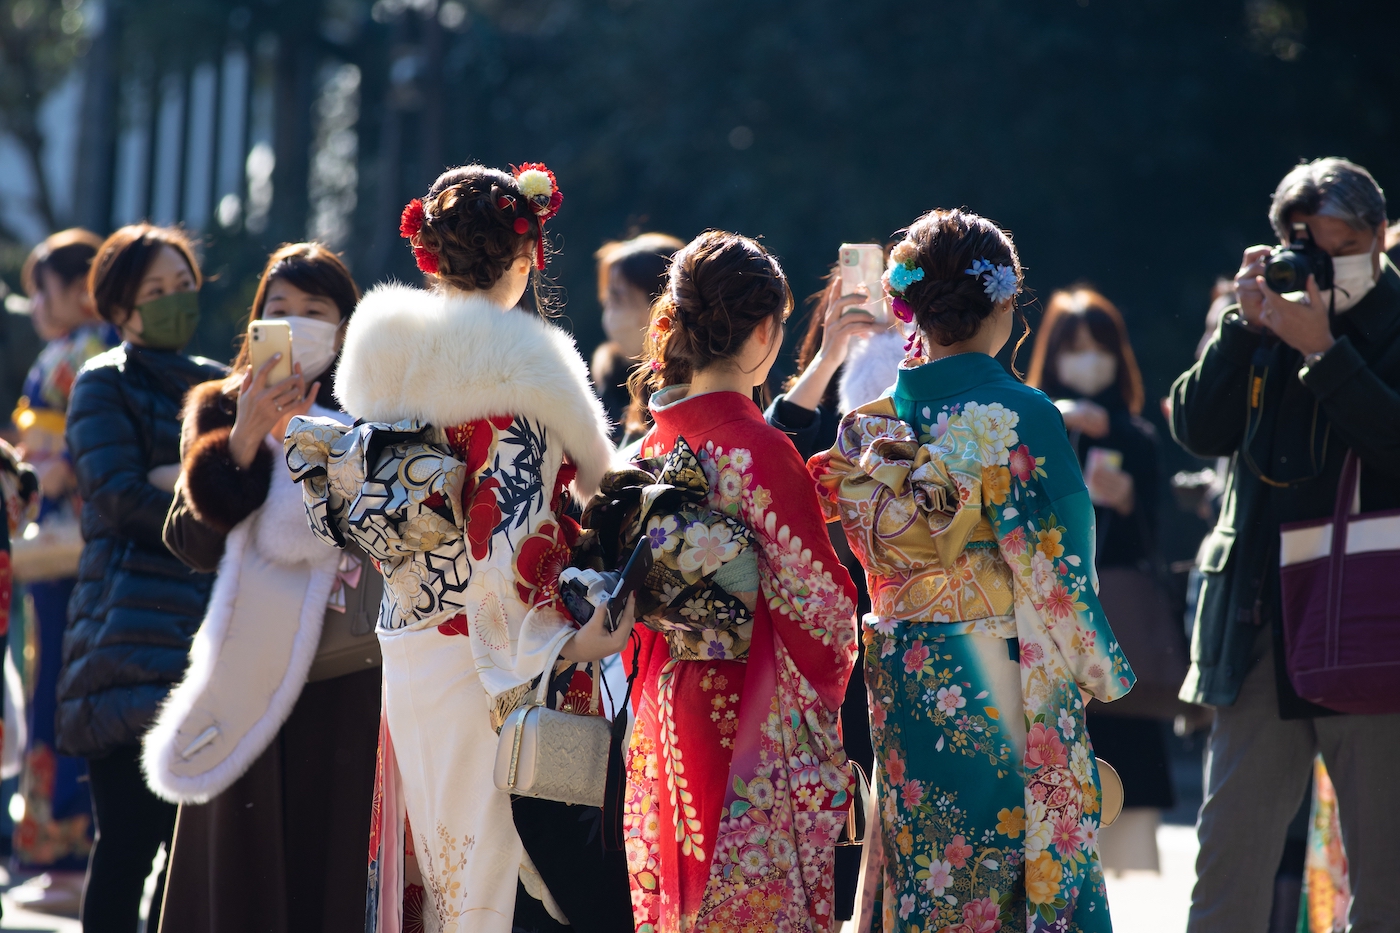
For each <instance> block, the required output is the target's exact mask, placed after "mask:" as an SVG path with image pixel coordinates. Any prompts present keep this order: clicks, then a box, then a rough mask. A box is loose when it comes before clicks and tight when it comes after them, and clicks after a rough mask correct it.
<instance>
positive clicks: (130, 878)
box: [54, 224, 225, 933]
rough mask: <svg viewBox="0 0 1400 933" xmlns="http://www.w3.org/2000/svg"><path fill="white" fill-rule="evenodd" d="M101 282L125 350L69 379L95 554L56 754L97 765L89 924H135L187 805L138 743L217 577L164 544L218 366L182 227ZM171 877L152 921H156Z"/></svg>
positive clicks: (85, 560)
mask: <svg viewBox="0 0 1400 933" xmlns="http://www.w3.org/2000/svg"><path fill="white" fill-rule="evenodd" d="M89 286H90V287H89V290H90V291H91V293H92V297H93V301H94V303H95V304H96V306H97V313H98V314H99V315H100V316H101V317H102V318H103V320H105V321H107V322H108V323H110V324H112V325H113V326H115V327H116V328H117V329H118V331H119V332H120V334H121V338H122V343H121V345H120V346H118V347H116V348H114V349H112V350H109V351H107V352H106V353H103V354H101V355H99V356H96V357H93V359H92V360H90V361H89V362H88V364H87V366H86V367H85V368H84V369H83V371H82V373H81V374H79V376H78V379H77V381H76V382H75V383H74V384H73V392H72V395H71V397H70V401H69V406H68V423H67V428H66V433H65V437H66V441H67V445H68V453H69V457H70V458H71V459H72V462H73V471H74V474H75V475H76V477H77V491H78V494H79V495H80V496H81V497H82V499H83V508H82V530H83V540H84V541H85V544H84V547H83V555H82V558H81V561H80V563H79V566H78V583H77V585H76V586H75V587H74V590H73V596H72V599H71V600H70V601H69V604H68V629H67V632H66V633H65V635H64V639H63V670H62V672H61V673H60V674H59V682H58V711H57V713H56V716H55V723H54V725H55V733H56V743H57V745H58V750H59V751H60V752H61V753H63V754H66V755H79V756H82V757H84V758H86V759H87V760H88V775H89V781H90V784H89V787H90V789H91V791H92V804H93V815H94V817H95V820H96V824H97V840H96V842H95V843H94V844H93V848H92V855H91V858H90V859H89V862H88V876H87V883H86V885H85V888H84V891H83V906H82V918H83V929H84V931H85V933H93V931H108V930H111V931H114V933H132V931H134V930H135V929H136V928H137V914H138V911H139V907H140V903H141V894H142V887H143V885H144V883H145V880H146V876H147V875H148V874H150V871H151V861H152V859H153V858H154V857H155V854H156V851H157V850H158V849H159V848H160V846H161V845H162V844H164V845H165V846H166V847H167V849H168V848H169V845H170V837H171V832H172V831H173V829H174V826H175V808H174V807H173V806H172V805H170V804H168V803H165V802H164V801H162V800H160V799H158V798H157V797H156V796H155V795H154V794H152V793H151V792H150V791H149V790H148V789H147V788H146V784H145V782H144V781H143V780H142V778H141V766H140V744H139V743H140V740H141V736H142V734H143V733H144V732H145V731H146V729H147V727H148V726H149V725H150V723H151V721H152V720H153V719H154V718H155V714H156V709H157V707H158V706H159V705H160V703H161V702H162V701H163V700H164V699H165V696H166V694H167V692H168V691H169V690H170V686H171V684H173V683H175V682H176V681H177V680H179V679H180V677H181V675H182V674H183V673H184V670H185V665H186V663H187V661H188V657H189V649H190V640H191V638H192V637H193V636H194V633H195V630H196V629H197V628H198V627H199V621H200V619H201V618H202V617H203V616H204V606H205V602H206V601H207V600H208V598H209V588H210V586H211V585H212V583H213V577H212V576H210V575H208V574H191V573H190V571H189V569H188V568H187V567H185V565H184V564H182V563H180V561H179V560H177V559H176V558H175V557H174V556H173V555H172V554H171V553H170V551H169V550H167V549H166V547H165V544H164V542H162V540H161V526H162V524H163V523H164V521H165V513H166V512H167V511H168V510H169V508H170V503H171V498H172V497H171V491H172V490H173V489H174V482H175V477H176V476H178V474H179V461H180V454H179V441H180V405H181V403H182V402H183V400H184V397H185V394H186V393H187V392H188V391H189V390H190V388H191V387H192V386H195V385H198V384H199V383H201V382H205V381H207V380H209V379H213V378H215V377H217V376H221V375H222V374H223V373H224V371H225V370H224V368H223V367H222V366H220V365H218V364H217V363H214V362H211V361H209V360H205V359H200V358H198V357H189V356H185V355H183V354H182V353H181V352H180V350H181V349H182V348H183V347H184V346H185V344H186V343H188V342H189V339H190V337H191V336H193V334H194V329H195V325H196V324H197V323H198V322H199V286H200V272H199V264H198V263H197V262H196V261H195V258H194V250H193V248H192V247H191V245H190V242H189V240H187V239H186V238H185V236H184V234H183V233H181V232H180V231H179V230H175V229H172V228H168V227H153V226H150V225H148V224H136V225H133V226H129V227H123V228H121V229H120V230H118V231H117V232H115V233H113V234H112V235H111V236H110V237H108V238H107V240H106V241H105V242H104V243H103V244H102V247H101V249H99V250H98V253H97V258H96V259H94V260H93V264H92V272H91V276H90V278H89ZM163 885H164V877H163V875H162V878H161V879H160V881H159V882H158V883H157V885H156V889H155V898H154V900H153V901H152V902H151V904H152V906H151V910H150V917H151V918H152V919H150V920H149V921H148V923H150V925H151V927H154V926H155V925H156V924H157V923H158V919H157V918H158V916H159V913H160V909H159V905H160V901H161V893H162V888H163Z"/></svg>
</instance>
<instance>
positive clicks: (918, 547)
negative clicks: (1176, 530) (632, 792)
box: [809, 353, 1133, 933]
mask: <svg viewBox="0 0 1400 933" xmlns="http://www.w3.org/2000/svg"><path fill="white" fill-rule="evenodd" d="M809 469H810V470H811V471H812V473H813V475H814V476H815V477H816V479H817V481H818V482H819V484H820V485H821V486H822V488H823V490H824V492H825V502H824V507H825V508H826V509H827V514H828V518H829V519H831V520H838V519H839V520H840V521H841V522H842V524H843V526H844V527H845V531H846V537H847V540H848V541H849V542H850V544H851V547H852V549H853V550H854V551H855V552H856V555H857V556H858V557H859V558H860V560H861V563H862V564H863V565H864V566H865V568H866V572H867V575H868V577H869V583H870V593H871V603H872V612H871V614H870V615H869V616H867V617H866V618H865V620H864V623H865V624H864V628H865V633H864V637H865V644H866V665H867V670H866V676H867V682H868V683H869V686H870V695H871V731H872V736H873V738H874V743H875V751H876V757H877V759H878V764H879V769H878V784H879V800H880V831H879V833H878V838H877V839H876V840H874V841H873V844H872V846H871V849H872V853H873V854H874V858H872V871H871V872H870V873H869V874H868V875H867V894H870V893H871V892H870V888H872V887H873V888H874V889H875V890H874V892H873V893H874V899H875V901H876V902H878V905H879V913H880V919H878V920H877V922H876V926H875V929H877V930H879V929H883V930H884V931H885V933H895V931H898V933H937V931H942V930H952V931H955V933H992V931H995V930H1006V931H1011V930H1016V931H1020V930H1028V931H1042V930H1043V931H1052V930H1053V931H1056V933H1070V931H1093V933H1099V931H1109V930H1111V929H1112V924H1111V920H1110V918H1109V913H1108V902H1107V899H1106V894H1105V891H1104V883H1103V874H1102V872H1101V870H1100V868H1099V857H1098V847H1097V834H1098V825H1099V824H1098V814H1099V804H1100V793H1099V777H1098V768H1097V766H1096V764H1095V762H1094V756H1093V750H1092V747H1091V745H1090V742H1089V736H1088V735H1087V733H1086V732H1085V728H1084V709H1083V703H1082V701H1081V698H1080V688H1083V690H1085V691H1087V692H1088V693H1090V694H1092V695H1094V696H1096V697H1098V698H1099V699H1101V700H1113V699H1116V698H1118V697H1120V696H1122V695H1123V694H1125V693H1126V692H1127V691H1128V689H1129V688H1130V687H1131V686H1132V683H1133V674H1132V671H1131V669H1130V668H1129V667H1128V664H1127V662H1126V660H1125V659H1124V658H1123V655H1122V652H1121V651H1120V650H1119V648H1118V645H1117V643H1116V641H1115V640H1114V638H1113V632H1112V630H1111V629H1110V628H1109V626H1108V622H1107V620H1105V619H1104V617H1103V610H1102V608H1101V607H1100V606H1099V602H1098V598H1097V596H1096V595H1095V591H1096V588H1097V580H1096V576H1095V573H1094V510H1093V506H1092V505H1091V504H1090V502H1089V496H1088V492H1087V490H1086V489H1085V487H1084V480H1083V477H1082V476H1081V474H1080V471H1079V463H1078V459H1077V457H1076V456H1075V452H1074V450H1073V448H1071V446H1070V444H1069V440H1068V438H1067V436H1066V434H1065V429H1064V422H1063V420H1062V419H1061V417H1060V413H1059V412H1058V411H1057V410H1056V408H1055V407H1054V405H1053V404H1052V403H1051V402H1050V400H1049V399H1047V398H1046V397H1045V396H1044V395H1043V394H1042V393H1040V392H1039V391H1037V390H1035V389H1031V388H1027V387H1026V386H1023V385H1021V384H1020V383H1019V382H1017V381H1015V380H1014V379H1012V378H1011V377H1010V376H1009V375H1007V373H1006V372H1005V371H1004V370H1003V369H1002V368H1001V366H1000V365H999V364H998V363H997V362H996V361H995V360H993V359H992V358H991V357H988V356H986V355H984V354H977V353H969V354H964V355H960V356H954V357H949V358H947V359H944V360H939V361H936V362H932V363H927V364H925V365H923V366H919V367H917V368H914V369H905V370H901V371H900V373H899V379H898V382H897V383H896V386H895V390H894V394H893V396H892V397H890V398H885V399H881V400H880V401H878V402H875V403H872V404H871V405H868V406H865V407H864V408H862V409H859V410H857V411H856V412H853V413H852V414H851V415H849V416H848V417H847V418H846V420H845V421H844V422H843V423H842V426H841V431H840V433H839V435H838V437H837V441H836V444H835V446H834V447H833V448H832V449H831V450H830V451H828V452H827V453H825V454H819V455H817V456H816V457H813V458H812V461H811V462H810V463H809Z"/></svg>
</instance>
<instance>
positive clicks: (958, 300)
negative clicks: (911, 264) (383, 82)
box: [904, 210, 1030, 359]
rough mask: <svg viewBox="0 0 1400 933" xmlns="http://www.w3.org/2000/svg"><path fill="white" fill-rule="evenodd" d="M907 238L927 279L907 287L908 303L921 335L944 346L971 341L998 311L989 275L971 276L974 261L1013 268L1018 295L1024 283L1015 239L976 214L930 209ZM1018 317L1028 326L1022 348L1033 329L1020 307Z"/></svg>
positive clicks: (905, 292)
mask: <svg viewBox="0 0 1400 933" xmlns="http://www.w3.org/2000/svg"><path fill="white" fill-rule="evenodd" d="M905 239H906V240H908V241H909V242H910V243H912V244H913V245H914V248H915V250H916V251H917V259H916V262H917V264H918V266H919V268H920V269H923V270H924V277H923V279H922V280H920V281H918V282H914V283H912V284H911V285H910V286H909V287H908V288H907V289H905V291H904V300H905V301H906V302H908V304H909V307H910V309H911V310H913V312H914V321H915V323H916V324H917V325H918V327H919V331H920V332H921V333H922V334H923V335H924V336H925V337H928V338H929V339H930V340H933V341H935V342H936V343H938V344H939V345H940V346H944V347H947V346H952V345H953V344H955V343H961V342H962V341H964V340H971V339H972V338H973V337H974V336H976V334H977V332H978V331H979V330H981V328H982V322H983V321H985V320H986V319H987V318H988V317H989V316H990V315H991V313H992V311H993V309H994V308H993V304H992V299H991V298H990V296H988V295H987V291H986V280H985V278H984V276H981V275H968V274H967V270H968V269H969V268H971V267H972V264H973V263H974V262H976V261H977V260H979V259H985V260H987V261H988V262H990V263H991V264H992V265H994V266H1010V267H1011V268H1012V269H1014V270H1016V286H1017V290H1018V291H1019V290H1020V286H1021V283H1022V281H1023V280H1024V273H1023V271H1022V269H1021V258H1020V256H1018V255H1017V253H1016V245H1015V244H1014V243H1012V242H1011V237H1009V236H1007V235H1006V233H1005V232H1004V231H1003V230H1002V229H1001V228H1000V227H998V226H997V225H996V224H994V223H992V222H991V221H990V220H987V219H986V218H985V217H980V216H978V215H977V214H974V213H971V212H970V211H962V210H933V211H929V212H928V213H927V214H925V215H924V216H922V217H920V218H919V219H918V220H916V221H914V223H913V224H912V225H910V227H909V230H908V231H907V232H906V233H905ZM1016 317H1017V319H1018V320H1019V321H1020V322H1021V328H1022V330H1021V338H1020V340H1018V341H1017V342H1016V348H1017V349H1018V350H1019V349H1020V347H1021V344H1022V343H1023V342H1024V341H1025V339H1026V336H1027V335H1028V334H1029V333H1030V328H1029V326H1028V325H1027V324H1026V320H1025V317H1024V316H1023V315H1022V314H1021V310H1020V308H1019V307H1018V308H1017V309H1016ZM1012 358H1013V359H1014V358H1015V354H1014V353H1013V355H1012Z"/></svg>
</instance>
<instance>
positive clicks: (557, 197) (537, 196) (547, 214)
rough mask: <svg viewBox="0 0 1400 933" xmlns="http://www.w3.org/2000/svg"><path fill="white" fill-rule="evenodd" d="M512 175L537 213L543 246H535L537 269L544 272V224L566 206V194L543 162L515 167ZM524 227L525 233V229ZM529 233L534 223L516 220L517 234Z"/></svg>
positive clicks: (522, 219)
mask: <svg viewBox="0 0 1400 933" xmlns="http://www.w3.org/2000/svg"><path fill="white" fill-rule="evenodd" d="M510 172H511V174H512V175H514V176H515V183H516V184H517V185H519V186H520V193H521V194H523V195H525V202H526V204H527V205H528V206H529V208H530V210H531V211H533V212H534V214H535V219H536V220H537V221H539V225H540V238H539V242H538V243H536V244H535V268H536V269H539V270H541V271H543V270H544V222H545V221H546V220H549V219H550V218H551V217H553V216H554V215H555V214H557V213H559V207H560V205H562V204H563V203H564V193H563V192H562V191H560V190H559V183H558V182H557V181H556V180H555V178H554V173H553V172H551V171H550V170H549V167H548V166H546V165H545V164H544V163H543V162H525V163H522V164H521V165H512V166H511V167H510ZM522 227H523V228H524V229H521V228H522ZM529 229H530V223H529V221H527V220H526V219H525V218H524V217H520V218H517V219H516V221H515V232H516V233H524V232H525V231H526V230H529Z"/></svg>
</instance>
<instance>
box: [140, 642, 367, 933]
mask: <svg viewBox="0 0 1400 933" xmlns="http://www.w3.org/2000/svg"><path fill="white" fill-rule="evenodd" d="M378 738H379V669H378V668H376V669H375V670H372V671H364V672H362V673H357V674H349V675H347V676H345V677H337V678H334V679H332V680H324V681H319V682H317V683H313V684H307V685H306V686H305V688H303V689H302V692H301V697H300V699H298V700H297V703H296V706H295V707H293V709H292V714H291V716H289V717H288V718H287V722H286V723H285V724H284V725H283V726H282V730H281V732H279V733H278V734H277V738H276V739H274V740H273V742H272V744H271V745H270V746H268V749H267V751H265V752H263V754H262V756H261V757H259V758H258V760H257V761H256V762H254V763H253V766H252V767H251V768H250V769H248V773H247V774H245V775H243V777H241V778H239V779H238V781H237V782H236V783H234V785H233V786H232V787H230V788H229V789H228V790H226V791H224V792H223V793H222V794H220V795H219V796H218V797H215V798H214V799H213V800H211V801H209V802H208V803H207V804H203V805H198V806H196V805H183V806H181V807H180V813H179V817H178V819H177V822H176V825H175V842H174V845H173V846H172V849H171V858H170V865H169V872H168V875H167V879H166V886H165V907H164V910H163V911H162V913H161V923H160V933H292V931H296V933H303V931H305V933H315V931H325V933H332V931H334V933H343V931H346V930H359V929H363V928H364V922H365V884H366V877H367V870H368V866H369V827H370V809H371V806H372V804H373V795H374V765H375V755H376V749H377V745H378Z"/></svg>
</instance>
